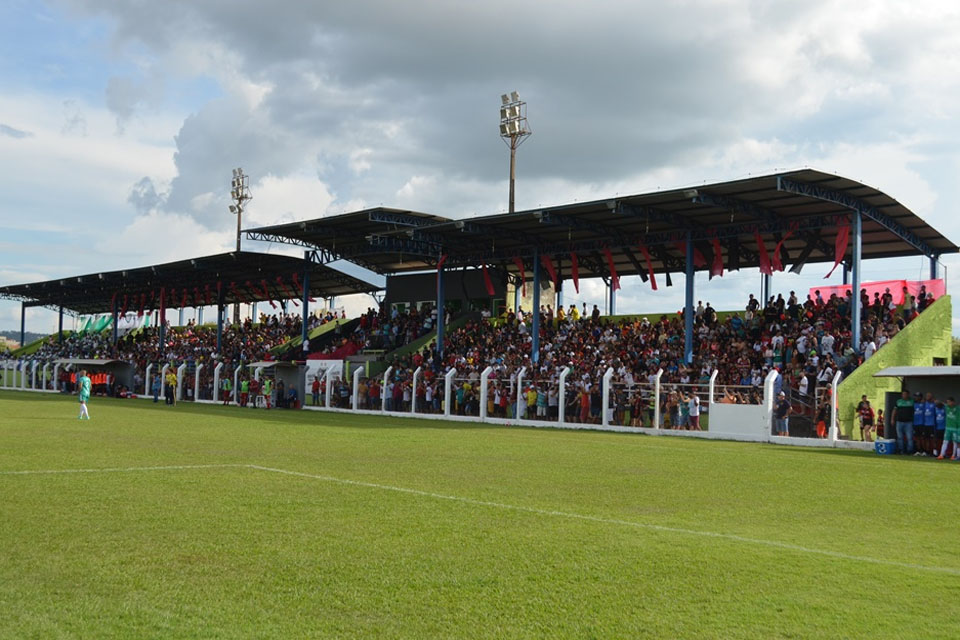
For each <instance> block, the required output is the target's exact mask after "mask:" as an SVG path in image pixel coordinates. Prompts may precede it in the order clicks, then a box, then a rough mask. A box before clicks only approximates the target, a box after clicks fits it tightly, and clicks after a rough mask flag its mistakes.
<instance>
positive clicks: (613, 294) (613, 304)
mask: <svg viewBox="0 0 960 640" xmlns="http://www.w3.org/2000/svg"><path fill="white" fill-rule="evenodd" d="M610 315H612V316H615V315H617V290H616V289H614V288H613V277H611V278H610Z"/></svg>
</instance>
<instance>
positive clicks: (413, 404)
mask: <svg viewBox="0 0 960 640" xmlns="http://www.w3.org/2000/svg"><path fill="white" fill-rule="evenodd" d="M421 369H423V367H417V368H416V369H414V370H413V382H412V383H411V387H410V413H416V412H417V380H418V379H419V378H420V370H421Z"/></svg>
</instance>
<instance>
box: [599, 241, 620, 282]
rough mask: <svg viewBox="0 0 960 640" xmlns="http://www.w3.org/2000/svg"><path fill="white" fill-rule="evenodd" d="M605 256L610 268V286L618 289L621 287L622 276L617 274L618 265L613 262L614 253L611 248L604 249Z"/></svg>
mask: <svg viewBox="0 0 960 640" xmlns="http://www.w3.org/2000/svg"><path fill="white" fill-rule="evenodd" d="M603 256H604V257H605V258H606V259H607V267H608V268H609V269H610V287H611V288H612V289H613V290H614V291H616V290H617V289H619V288H620V277H619V276H618V275H617V267H616V265H615V264H613V254H612V253H610V249H604V250H603Z"/></svg>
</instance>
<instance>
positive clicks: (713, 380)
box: [707, 369, 720, 412]
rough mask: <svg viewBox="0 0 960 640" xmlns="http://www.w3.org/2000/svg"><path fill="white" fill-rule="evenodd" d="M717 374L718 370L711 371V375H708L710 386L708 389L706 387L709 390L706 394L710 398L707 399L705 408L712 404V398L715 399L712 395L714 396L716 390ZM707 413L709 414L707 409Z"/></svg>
mask: <svg viewBox="0 0 960 640" xmlns="http://www.w3.org/2000/svg"><path fill="white" fill-rule="evenodd" d="M718 373H720V372H719V371H718V370H716V369H714V370H713V373H711V374H710V385H709V387H708V389H709V391H708V393H709V394H710V397H709V398H708V399H707V406H708V407H709V406H710V405H712V404H713V401H714V398H716V395H714V394H715V393H716V388H717V374H718ZM707 411H708V412H709V411H710V410H709V409H707Z"/></svg>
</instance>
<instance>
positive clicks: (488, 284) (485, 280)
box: [481, 264, 496, 296]
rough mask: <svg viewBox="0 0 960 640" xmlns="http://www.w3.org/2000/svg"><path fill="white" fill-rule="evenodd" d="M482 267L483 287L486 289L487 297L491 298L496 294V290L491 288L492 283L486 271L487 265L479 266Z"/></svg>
mask: <svg viewBox="0 0 960 640" xmlns="http://www.w3.org/2000/svg"><path fill="white" fill-rule="evenodd" d="M481 266H482V267H483V285H484V286H485V287H486V288H487V295H488V296H493V295H495V294H496V289H494V288H493V282H491V281H490V272H489V271H487V265H486V264H483V265H481Z"/></svg>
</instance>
